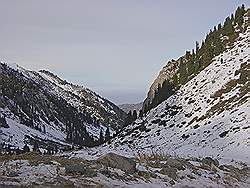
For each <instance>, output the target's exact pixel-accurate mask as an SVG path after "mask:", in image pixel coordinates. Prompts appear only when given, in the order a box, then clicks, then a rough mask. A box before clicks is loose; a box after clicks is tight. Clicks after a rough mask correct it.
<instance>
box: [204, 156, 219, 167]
mask: <svg viewBox="0 0 250 188" xmlns="http://www.w3.org/2000/svg"><path fill="white" fill-rule="evenodd" d="M201 162H202V164H203V165H208V166H210V167H211V165H212V164H214V165H215V166H217V167H218V166H219V161H218V160H217V159H212V158H211V157H205V158H203V159H202V160H201Z"/></svg>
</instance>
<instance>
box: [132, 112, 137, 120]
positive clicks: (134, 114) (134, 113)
mask: <svg viewBox="0 0 250 188" xmlns="http://www.w3.org/2000/svg"><path fill="white" fill-rule="evenodd" d="M136 119H137V112H136V110H134V111H133V121H135V120H136Z"/></svg>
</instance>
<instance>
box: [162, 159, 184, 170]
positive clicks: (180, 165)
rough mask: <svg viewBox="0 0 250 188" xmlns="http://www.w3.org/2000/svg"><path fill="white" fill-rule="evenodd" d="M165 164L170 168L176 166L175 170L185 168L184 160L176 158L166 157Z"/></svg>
mask: <svg viewBox="0 0 250 188" xmlns="http://www.w3.org/2000/svg"><path fill="white" fill-rule="evenodd" d="M166 165H167V166H170V167H172V168H176V169H177V170H185V169H186V167H185V162H184V161H181V160H178V159H172V158H168V159H167V162H166Z"/></svg>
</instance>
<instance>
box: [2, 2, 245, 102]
mask: <svg viewBox="0 0 250 188" xmlns="http://www.w3.org/2000/svg"><path fill="white" fill-rule="evenodd" d="M243 3H244V4H245V6H246V7H249V6H250V1H249V0H188V1H187V0H22V1H21V0H0V59H1V60H3V61H5V62H7V63H17V64H19V65H21V66H23V67H25V68H27V69H31V70H40V69H46V70H50V71H52V72H53V73H55V74H57V75H59V76H60V77H62V78H63V79H66V80H68V81H70V82H73V83H76V84H79V85H83V86H85V87H88V88H90V89H92V90H94V91H96V92H97V93H99V94H100V95H102V96H104V97H106V98H108V99H110V100H111V101H113V102H115V103H116V104H122V103H137V102H141V101H143V100H144V98H145V97H146V94H147V92H148V88H149V87H150V85H151V83H152V82H153V80H154V79H155V78H156V76H157V75H158V73H159V71H160V70H161V68H162V67H163V66H164V65H165V64H166V62H167V61H168V60H171V59H175V58H178V57H179V56H181V55H183V54H184V53H185V51H186V50H191V49H192V48H194V46H195V41H201V40H202V39H203V38H204V37H205V35H206V34H207V32H208V31H209V29H212V28H213V26H214V25H217V24H218V23H220V22H223V21H224V19H225V18H226V17H227V16H228V15H231V13H232V12H233V11H234V10H235V9H236V8H237V6H238V5H241V4H243Z"/></svg>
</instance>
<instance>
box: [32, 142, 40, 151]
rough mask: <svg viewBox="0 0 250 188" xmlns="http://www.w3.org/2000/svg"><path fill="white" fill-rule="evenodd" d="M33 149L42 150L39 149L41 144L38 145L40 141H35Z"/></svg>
mask: <svg viewBox="0 0 250 188" xmlns="http://www.w3.org/2000/svg"><path fill="white" fill-rule="evenodd" d="M33 151H35V152H40V151H39V146H38V143H37V141H36V140H35V141H34V145H33Z"/></svg>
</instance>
